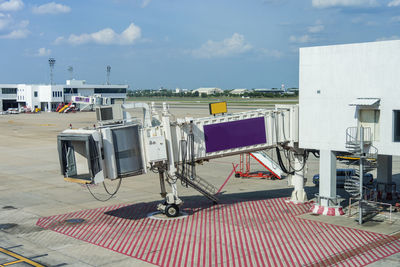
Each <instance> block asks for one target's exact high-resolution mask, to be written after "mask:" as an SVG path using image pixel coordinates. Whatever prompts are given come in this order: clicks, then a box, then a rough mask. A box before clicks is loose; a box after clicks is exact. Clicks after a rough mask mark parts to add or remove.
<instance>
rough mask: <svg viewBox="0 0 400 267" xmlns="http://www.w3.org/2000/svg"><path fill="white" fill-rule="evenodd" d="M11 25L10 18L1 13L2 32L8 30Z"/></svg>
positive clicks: (0, 26)
mask: <svg viewBox="0 0 400 267" xmlns="http://www.w3.org/2000/svg"><path fill="white" fill-rule="evenodd" d="M10 23H11V19H10V16H6V15H4V14H1V13H0V30H4V29H6V28H8V26H9V25H10Z"/></svg>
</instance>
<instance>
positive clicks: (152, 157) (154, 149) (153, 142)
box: [146, 136, 167, 162]
mask: <svg viewBox="0 0 400 267" xmlns="http://www.w3.org/2000/svg"><path fill="white" fill-rule="evenodd" d="M146 149H147V158H148V161H149V162H157V161H164V160H167V148H166V146H165V138H164V136H152V137H149V138H148V139H147V146H146Z"/></svg>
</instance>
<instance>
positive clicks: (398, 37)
mask: <svg viewBox="0 0 400 267" xmlns="http://www.w3.org/2000/svg"><path fill="white" fill-rule="evenodd" d="M390 40H400V36H397V35H392V36H390V37H381V38H378V39H376V41H390Z"/></svg>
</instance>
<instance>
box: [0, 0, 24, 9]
mask: <svg viewBox="0 0 400 267" xmlns="http://www.w3.org/2000/svg"><path fill="white" fill-rule="evenodd" d="M23 7H24V2H22V0H9V1H0V11H18V10H20V9H22V8H23Z"/></svg>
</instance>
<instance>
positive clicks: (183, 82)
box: [0, 0, 400, 89]
mask: <svg viewBox="0 0 400 267" xmlns="http://www.w3.org/2000/svg"><path fill="white" fill-rule="evenodd" d="M389 39H400V0H55V1H41V0H37V1H34V0H30V1H28V0H0V51H1V64H0V73H1V74H0V83H48V82H49V79H50V78H49V67H48V63H47V60H48V58H49V57H54V58H55V59H56V65H55V72H54V73H55V74H54V76H55V81H56V82H57V83H64V82H65V80H66V79H68V78H69V73H68V71H67V68H68V66H73V68H74V78H76V79H85V80H86V81H87V82H88V83H104V82H105V79H106V71H105V70H106V66H107V65H110V66H111V68H112V69H111V78H110V80H111V82H112V83H127V84H129V85H130V87H131V88H132V89H136V88H159V87H161V86H163V87H166V88H176V87H179V88H189V89H193V88H198V87H206V86H216V87H221V88H223V89H232V88H265V87H267V88H270V87H280V85H281V83H284V84H285V85H286V86H287V87H297V86H298V48H299V47H305V46H316V45H330V44H340V43H353V42H370V41H377V40H389Z"/></svg>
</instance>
